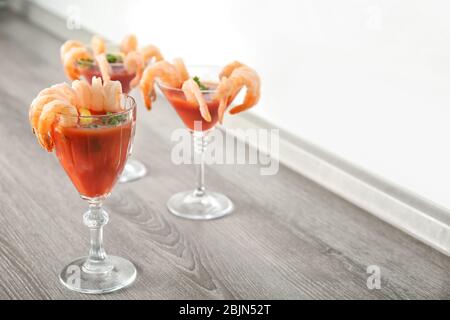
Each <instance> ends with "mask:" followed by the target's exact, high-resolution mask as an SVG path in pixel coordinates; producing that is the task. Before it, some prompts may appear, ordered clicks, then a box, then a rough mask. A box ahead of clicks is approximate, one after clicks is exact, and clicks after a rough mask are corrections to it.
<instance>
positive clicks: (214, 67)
mask: <svg viewBox="0 0 450 320" xmlns="http://www.w3.org/2000/svg"><path fill="white" fill-rule="evenodd" d="M186 68H187V69H188V71H189V68H205V69H207V68H210V69H217V70H220V69H221V67H220V66H218V65H212V64H211V65H210V64H192V65H188V66H186ZM217 78H219V74H217ZM219 81H220V79H218V80H217V83H219ZM155 82H156V84H157V85H158V87H160V88H163V89H167V90H170V91H175V92H183V90H182V89H180V88H175V87H172V86H169V85H166V84H164V83H163V82H161V81H160V80H159V79H156V80H155ZM200 92H202V93H215V92H217V88H216V89H207V90H202V89H200Z"/></svg>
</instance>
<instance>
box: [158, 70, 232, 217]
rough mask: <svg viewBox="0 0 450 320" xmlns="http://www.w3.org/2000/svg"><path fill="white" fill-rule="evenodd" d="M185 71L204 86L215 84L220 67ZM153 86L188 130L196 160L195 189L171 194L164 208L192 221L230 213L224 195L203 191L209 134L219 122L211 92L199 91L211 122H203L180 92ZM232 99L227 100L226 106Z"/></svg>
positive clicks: (193, 106) (216, 106) (230, 209)
mask: <svg viewBox="0 0 450 320" xmlns="http://www.w3.org/2000/svg"><path fill="white" fill-rule="evenodd" d="M188 71H189V73H190V74H191V75H193V76H198V77H199V78H200V79H201V81H202V82H203V83H206V84H208V83H214V82H217V77H218V74H219V72H220V68H218V67H212V66H192V67H188ZM157 84H158V87H159V89H160V90H161V92H162V93H163V94H164V96H165V97H166V98H167V100H168V101H169V103H170V104H171V105H172V107H173V108H174V109H175V111H176V112H177V113H178V115H179V116H180V118H181V120H182V121H183V123H184V124H185V125H186V127H187V128H188V130H189V131H190V133H191V135H192V138H193V143H194V151H195V154H196V156H197V159H198V161H196V162H197V163H196V166H197V187H196V188H195V189H194V190H189V191H183V192H179V193H176V194H175V195H173V196H172V197H171V198H170V199H169V201H168V202H167V208H168V209H169V211H170V212H171V213H173V214H174V215H176V216H179V217H182V218H187V219H194V220H210V219H215V218H220V217H223V216H225V215H227V214H229V213H231V212H232V211H233V208H234V205H233V202H231V200H230V199H229V198H228V197H227V196H225V195H223V194H221V193H217V192H211V191H207V190H206V188H205V150H206V148H207V146H208V144H209V142H210V140H211V139H210V137H209V134H210V133H211V132H212V130H214V129H215V126H216V124H217V122H218V120H219V115H218V109H219V102H218V101H217V100H215V99H214V95H215V93H216V91H215V90H214V89H209V90H202V93H203V96H204V97H205V100H206V103H207V104H208V109H209V112H210V114H211V121H210V122H207V121H205V120H204V119H203V118H202V116H201V114H200V109H199V107H198V105H197V104H192V103H190V102H188V101H187V100H186V97H185V95H184V93H183V91H182V90H181V89H178V88H173V87H169V86H166V85H165V84H163V83H161V82H159V81H158V82H157ZM232 100H233V99H229V103H231V101H232Z"/></svg>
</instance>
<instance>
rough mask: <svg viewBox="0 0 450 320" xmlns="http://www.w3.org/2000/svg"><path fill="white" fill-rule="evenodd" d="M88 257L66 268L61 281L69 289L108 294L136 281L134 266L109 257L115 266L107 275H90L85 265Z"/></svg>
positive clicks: (123, 260) (124, 260)
mask: <svg viewBox="0 0 450 320" xmlns="http://www.w3.org/2000/svg"><path fill="white" fill-rule="evenodd" d="M86 260H87V257H83V258H79V259H77V260H75V261H73V262H72V263H70V264H68V265H67V266H65V267H64V269H63V270H62V271H61V274H60V275H59V280H60V281H61V282H62V284H64V285H65V286H66V287H67V288H69V289H70V290H73V291H77V292H82V293H91V294H99V293H107V292H113V291H116V290H119V289H122V288H124V287H126V286H129V285H130V284H132V283H133V282H134V280H135V279H136V268H135V267H134V265H133V264H132V263H131V262H130V261H128V260H126V259H124V258H120V257H115V256H108V260H109V262H110V263H111V265H112V266H113V268H112V269H111V270H110V271H107V272H105V273H88V272H85V271H84V268H83V264H84V263H85V262H86Z"/></svg>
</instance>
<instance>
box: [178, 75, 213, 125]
mask: <svg viewBox="0 0 450 320" xmlns="http://www.w3.org/2000/svg"><path fill="white" fill-rule="evenodd" d="M181 90H183V93H184V95H185V96H186V100H187V101H188V102H190V103H193V104H198V106H199V108H200V115H201V116H202V118H203V119H205V120H206V121H207V122H211V113H210V112H209V109H208V104H207V103H206V99H205V97H204V96H203V94H202V92H201V91H200V87H199V86H198V83H197V82H195V81H194V80H193V79H187V80H186V81H185V82H184V83H183V86H182V87H181Z"/></svg>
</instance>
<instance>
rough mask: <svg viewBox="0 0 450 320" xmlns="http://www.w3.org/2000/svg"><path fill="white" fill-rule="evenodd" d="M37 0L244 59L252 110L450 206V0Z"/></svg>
mask: <svg viewBox="0 0 450 320" xmlns="http://www.w3.org/2000/svg"><path fill="white" fill-rule="evenodd" d="M35 1H36V2H37V3H39V4H40V5H41V6H43V7H45V8H47V9H50V10H51V11H53V12H55V13H57V14H60V15H63V16H65V15H67V13H68V6H70V5H75V6H77V7H78V8H79V9H80V10H81V16H80V17H81V23H82V25H83V26H84V27H87V28H88V29H91V30H93V31H95V32H97V33H100V34H103V35H104V36H106V37H108V38H110V39H112V40H114V41H120V40H121V38H122V37H123V36H124V35H125V34H127V33H131V32H132V33H136V34H137V35H138V38H139V40H140V42H141V43H142V44H146V43H155V44H157V45H158V46H159V47H160V48H161V49H162V51H163V53H164V54H165V55H166V56H167V57H168V58H172V57H175V56H181V57H183V58H184V59H185V61H186V62H187V63H188V64H196V63H208V64H209V63H211V64H224V63H227V62H229V61H232V60H234V59H239V60H242V61H243V62H245V63H248V64H249V65H251V66H253V67H254V68H255V69H257V70H258V71H259V72H260V74H261V77H262V80H263V97H262V100H261V102H260V104H259V105H258V106H257V107H256V108H255V109H254V111H253V112H255V113H257V114H258V115H260V116H262V117H263V118H265V119H268V120H270V121H272V122H273V123H274V125H276V126H279V127H282V128H284V129H286V130H288V131H290V132H292V133H293V134H295V135H298V136H301V137H302V138H304V139H306V140H309V141H310V142H313V143H315V144H317V145H319V146H321V147H324V148H325V149H328V150H330V151H332V152H334V153H336V154H337V155H340V156H342V157H344V158H345V159H347V160H350V161H352V162H354V163H355V164H357V165H359V166H361V167H363V168H366V169H368V170H370V171H371V172H373V173H375V174H378V175H380V176H382V177H386V178H388V179H389V180H391V181H393V182H395V183H397V184H399V185H401V186H404V187H406V188H408V189H410V190H412V191H414V192H417V193H418V194H421V195H422V196H424V197H426V198H428V199H430V200H432V201H434V202H436V203H438V204H441V205H442V206H446V207H447V208H450V197H449V196H448V192H447V181H450V170H448V169H447V164H448V163H450V152H449V151H447V148H446V147H447V144H448V143H447V141H448V137H450V126H449V125H447V123H448V120H449V119H450V90H449V89H450V19H449V13H450V2H449V1H445V0H442V1H438V0H434V1H425V0H422V1H419V0H416V1H414V0H380V1H376V0H353V1H352V0H340V1H333V0H316V1H312V0H303V1H298V0H278V1H276V0H239V1H237V0H232V1H230V0H216V1H200V0H190V1H181V0H178V1H177V0H170V1H137V0H135V1H111V0H109V1H105V0H103V1H101V0H97V1H88V0H78V1H77V0H72V1H58V0H46V1H44V0H35Z"/></svg>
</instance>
